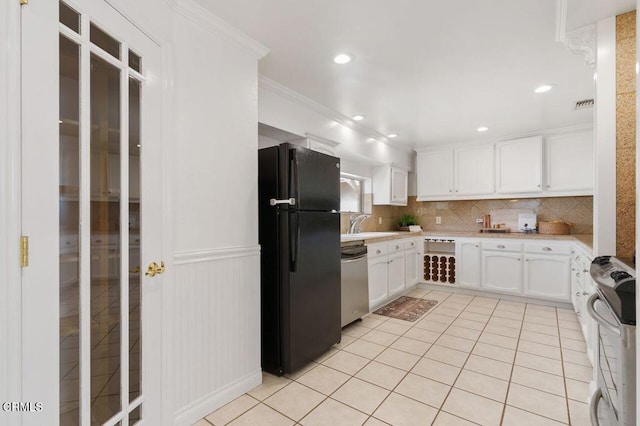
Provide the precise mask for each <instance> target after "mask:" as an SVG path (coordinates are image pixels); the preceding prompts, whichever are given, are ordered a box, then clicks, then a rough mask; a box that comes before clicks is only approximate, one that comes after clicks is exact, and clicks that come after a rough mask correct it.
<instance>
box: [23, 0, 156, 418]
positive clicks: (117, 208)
mask: <svg viewBox="0 0 640 426" xmlns="http://www.w3.org/2000/svg"><path fill="white" fill-rule="evenodd" d="M21 15H22V16H21V25H22V32H21V34H22V49H21V52H22V87H21V88H22V233H23V235H25V236H28V237H29V265H28V266H26V267H24V268H23V275H22V286H23V294H22V300H23V306H22V322H23V323H22V335H23V347H22V351H23V358H22V377H23V392H22V393H23V400H24V401H30V402H40V403H42V407H43V409H42V411H39V412H30V413H24V414H23V424H25V425H32V424H33V425H43V424H47V425H49V424H58V423H59V424H62V425H94V424H95V425H102V424H107V425H122V426H126V425H129V424H135V423H137V422H143V423H145V424H150V425H156V424H160V423H161V418H160V415H161V411H162V410H161V404H160V403H161V380H160V378H161V356H160V354H161V342H160V330H161V319H162V318H161V295H162V293H161V289H162V286H161V284H162V273H163V272H164V262H163V261H162V258H163V256H162V255H163V246H162V243H163V239H162V230H163V217H164V215H163V200H162V194H163V188H162V182H163V180H162V164H163V155H162V132H161V128H162V125H161V114H162V109H161V108H162V78H161V63H162V57H161V55H162V51H161V48H160V46H159V45H158V44H157V43H156V42H154V41H153V40H152V39H151V38H149V37H148V36H147V35H146V34H145V33H144V32H142V31H141V30H140V29H139V28H137V27H136V26H135V25H134V24H133V23H131V22H130V21H129V20H127V19H126V18H125V17H124V16H123V15H122V14H120V13H119V12H118V11H117V10H116V9H114V8H113V7H112V6H111V5H110V4H109V3H108V2H107V1H105V0H75V1H66V0H65V1H60V2H57V1H54V0H47V1H33V2H31V3H30V4H27V5H25V6H23V7H22V12H21Z"/></svg>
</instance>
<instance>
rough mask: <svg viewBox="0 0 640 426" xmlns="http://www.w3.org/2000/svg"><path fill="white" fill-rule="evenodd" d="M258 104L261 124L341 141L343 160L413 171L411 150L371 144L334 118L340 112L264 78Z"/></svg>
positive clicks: (382, 144)
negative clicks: (389, 164) (392, 164)
mask: <svg viewBox="0 0 640 426" xmlns="http://www.w3.org/2000/svg"><path fill="white" fill-rule="evenodd" d="M258 105H259V107H258V112H259V119H260V122H261V123H265V124H268V125H269V126H272V127H276V128H278V129H282V130H286V131H288V132H291V133H295V134H299V135H304V134H306V133H311V134H313V135H317V136H320V137H323V138H326V139H329V140H332V141H335V142H338V143H339V144H340V145H338V147H337V148H335V149H336V151H337V153H338V155H339V156H340V158H341V159H343V160H344V159H348V160H351V161H353V162H355V163H361V164H367V165H372V164H387V163H390V162H393V163H396V164H398V165H400V166H401V167H404V168H408V169H413V156H414V154H413V152H412V151H411V150H410V149H405V148H396V147H394V146H392V144H393V142H389V143H383V142H375V141H374V142H372V141H370V140H369V139H370V138H371V137H370V135H367V134H365V133H362V132H360V131H357V130H354V129H353V128H351V127H348V126H346V125H344V124H341V123H339V122H338V121H336V120H335V119H334V118H333V117H332V116H331V115H337V113H335V112H332V111H330V110H328V109H327V108H326V107H323V106H321V105H319V104H317V103H315V102H314V101H312V100H310V99H308V98H305V97H304V96H303V95H300V94H298V93H295V92H293V91H291V90H290V89H287V88H283V87H280V86H279V85H278V84H277V83H274V82H272V81H269V80H268V79H265V78H261V83H260V86H259V92H258Z"/></svg>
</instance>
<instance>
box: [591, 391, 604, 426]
mask: <svg viewBox="0 0 640 426" xmlns="http://www.w3.org/2000/svg"><path fill="white" fill-rule="evenodd" d="M601 399H602V390H600V388H598V389H596V391H595V392H594V393H593V396H592V397H591V401H589V417H590V418H591V426H600V422H599V421H598V404H600V400H601Z"/></svg>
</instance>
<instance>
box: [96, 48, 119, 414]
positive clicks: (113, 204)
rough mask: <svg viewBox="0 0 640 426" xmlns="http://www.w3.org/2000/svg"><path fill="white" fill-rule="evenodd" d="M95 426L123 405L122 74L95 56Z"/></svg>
mask: <svg viewBox="0 0 640 426" xmlns="http://www.w3.org/2000/svg"><path fill="white" fill-rule="evenodd" d="M90 86H91V89H90V90H91V105H90V110H91V140H90V152H91V154H90V156H91V162H90V163H91V165H90V170H91V191H90V192H91V287H90V294H91V422H92V424H102V423H104V422H105V421H107V420H108V419H109V418H111V417H112V416H113V415H115V414H116V413H118V412H119V411H120V410H121V401H120V390H121V383H120V374H121V371H120V362H121V361H120V345H121V341H120V340H121V339H120V332H121V330H120V325H121V324H120V322H121V317H120V315H121V311H120V309H121V306H120V286H121V285H120V256H121V249H120V70H119V69H118V68H116V67H114V66H113V65H110V64H109V63H107V62H106V61H104V60H102V59H100V58H99V57H97V56H95V55H93V54H92V55H91V77H90Z"/></svg>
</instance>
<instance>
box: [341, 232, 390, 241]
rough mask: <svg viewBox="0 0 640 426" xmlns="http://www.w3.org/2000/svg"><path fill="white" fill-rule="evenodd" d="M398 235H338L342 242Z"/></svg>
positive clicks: (380, 233) (364, 233)
mask: <svg viewBox="0 0 640 426" xmlns="http://www.w3.org/2000/svg"><path fill="white" fill-rule="evenodd" d="M393 235H399V233H398V232H358V233H357V234H340V239H341V240H342V241H348V240H366V239H368V238H379V237H391V236H393Z"/></svg>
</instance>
